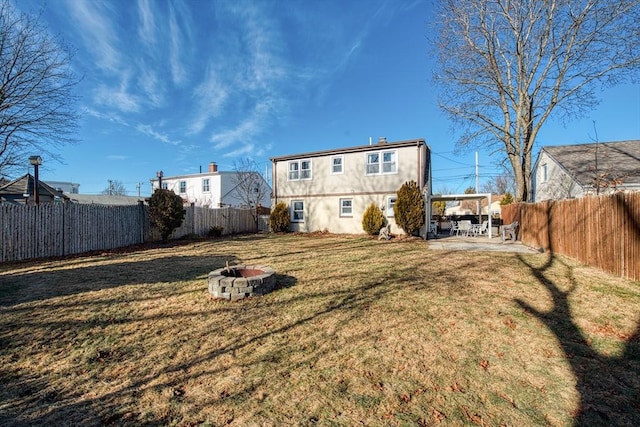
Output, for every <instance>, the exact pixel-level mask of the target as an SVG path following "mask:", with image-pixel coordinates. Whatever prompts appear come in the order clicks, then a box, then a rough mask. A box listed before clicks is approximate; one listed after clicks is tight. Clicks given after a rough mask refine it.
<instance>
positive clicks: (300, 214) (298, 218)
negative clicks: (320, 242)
mask: <svg viewBox="0 0 640 427" xmlns="http://www.w3.org/2000/svg"><path fill="white" fill-rule="evenodd" d="M291 221H292V222H304V202H303V201H302V200H294V201H293V202H291Z"/></svg>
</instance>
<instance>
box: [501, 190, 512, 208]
mask: <svg viewBox="0 0 640 427" xmlns="http://www.w3.org/2000/svg"><path fill="white" fill-rule="evenodd" d="M511 203H513V196H512V195H511V193H509V192H508V191H507V192H506V193H504V196H503V197H502V200H500V206H506V205H510V204H511Z"/></svg>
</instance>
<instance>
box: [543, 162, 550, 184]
mask: <svg viewBox="0 0 640 427" xmlns="http://www.w3.org/2000/svg"><path fill="white" fill-rule="evenodd" d="M547 179H549V177H548V175H547V164H546V163H545V164H544V165H542V182H547Z"/></svg>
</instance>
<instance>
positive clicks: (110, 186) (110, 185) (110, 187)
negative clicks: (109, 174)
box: [107, 179, 113, 196]
mask: <svg viewBox="0 0 640 427" xmlns="http://www.w3.org/2000/svg"><path fill="white" fill-rule="evenodd" d="M107 181H108V182H109V195H110V196H111V189H112V188H113V181H111V180H110V179H108V180H107Z"/></svg>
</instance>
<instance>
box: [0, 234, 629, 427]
mask: <svg viewBox="0 0 640 427" xmlns="http://www.w3.org/2000/svg"><path fill="white" fill-rule="evenodd" d="M226 261H229V262H230V263H231V264H234V263H246V264H263V265H270V266H272V267H274V268H275V270H276V271H277V273H278V276H277V279H278V287H277V289H276V290H275V291H274V292H272V293H270V294H268V295H266V296H262V297H255V298H250V299H246V300H243V301H239V302H228V301H221V300H214V299H212V298H210V296H209V294H208V291H207V274H208V273H209V271H211V270H214V269H216V268H219V267H221V266H223V265H224V264H225V262H226ZM639 329H640V284H639V283H637V282H631V281H628V280H623V279H619V278H615V277H612V276H610V275H607V274H605V273H603V272H600V271H598V270H594V269H591V268H587V267H584V266H582V265H579V264H577V263H575V262H573V261H571V260H568V259H565V258H561V257H551V256H550V255H548V254H532V255H522V254H510V253H483V252H444V251H429V250H428V249H426V245H425V243H424V242H423V241H420V240H414V239H406V240H398V241H390V242H382V241H377V240H373V239H369V238H365V237H352V236H347V237H345V236H342V237H340V236H325V235H310V236H302V235H251V236H240V237H233V238H223V239H217V240H208V241H196V242H187V243H184V242H181V243H179V244H173V245H167V246H160V247H148V248H142V249H140V250H136V251H121V252H114V253H104V254H95V255H90V256H83V257H75V258H69V259H61V260H47V261H35V262H25V263H16V264H9V265H0V380H1V382H2V386H1V387H0V425H85V426H89V425H176V426H194V425H205V426H207V425H210V426H217V425H226V424H229V425H237V426H254V425H255V426H260V425H266V426H271V425H273V426H279V425H336V426H349V425H360V424H362V425H371V426H376V425H380V426H383V425H384V426H387V425H389V426H394V425H402V426H404V425H426V426H432V425H438V424H441V425H487V426H499V425H509V426H525V425H551V426H568V425H629V426H632V425H640V392H639V390H640V342H639Z"/></svg>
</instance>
